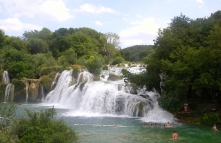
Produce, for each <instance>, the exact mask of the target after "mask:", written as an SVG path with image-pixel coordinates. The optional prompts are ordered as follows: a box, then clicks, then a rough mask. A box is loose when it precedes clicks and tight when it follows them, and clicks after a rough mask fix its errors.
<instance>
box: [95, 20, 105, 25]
mask: <svg viewBox="0 0 221 143" xmlns="http://www.w3.org/2000/svg"><path fill="white" fill-rule="evenodd" d="M95 25H99V26H102V25H104V24H103V23H102V22H100V21H95Z"/></svg>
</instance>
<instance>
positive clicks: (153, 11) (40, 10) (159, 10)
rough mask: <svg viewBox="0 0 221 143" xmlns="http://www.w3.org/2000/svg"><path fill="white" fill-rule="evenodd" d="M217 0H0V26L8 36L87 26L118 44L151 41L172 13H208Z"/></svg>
mask: <svg viewBox="0 0 221 143" xmlns="http://www.w3.org/2000/svg"><path fill="white" fill-rule="evenodd" d="M220 6H221V0H0V28H1V29H3V30H4V31H5V34H6V35H9V36H22V35H23V33H24V31H31V30H41V29H42V28H43V27H46V28H48V29H50V30H51V31H52V32H54V31H55V30H57V29H59V28H70V27H72V28H80V27H89V28H92V29H94V30H96V31H98V32H101V33H107V32H113V33H117V34H118V35H119V36H120V42H121V47H122V48H125V47H128V46H133V45H140V44H147V45H150V44H153V40H154V39H155V38H156V36H157V31H158V28H165V27H167V26H168V24H169V23H170V21H171V19H173V18H174V16H180V14H181V13H182V14H184V15H186V16H187V17H189V18H192V19H196V18H203V17H208V16H210V15H211V13H214V12H216V11H218V10H221V7H220Z"/></svg>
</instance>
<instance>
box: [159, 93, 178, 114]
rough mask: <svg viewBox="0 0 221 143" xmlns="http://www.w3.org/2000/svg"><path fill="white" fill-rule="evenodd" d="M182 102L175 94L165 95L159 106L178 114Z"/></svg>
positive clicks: (160, 99) (161, 98)
mask: <svg viewBox="0 0 221 143" xmlns="http://www.w3.org/2000/svg"><path fill="white" fill-rule="evenodd" d="M180 105H181V102H180V100H179V98H178V96H177V95H176V93H175V92H171V93H169V94H164V95H162V96H161V97H160V98H159V106H160V107H162V108H163V109H165V110H167V111H170V112H176V111H178V110H179V109H180Z"/></svg>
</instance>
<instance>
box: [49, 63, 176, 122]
mask: <svg viewBox="0 0 221 143" xmlns="http://www.w3.org/2000/svg"><path fill="white" fill-rule="evenodd" d="M109 71H111V73H117V74H119V75H120V73H119V71H120V69H117V68H116V67H115V68H114V69H110V70H109ZM104 73H105V72H104ZM104 73H103V74H104ZM105 75H108V74H107V73H105ZM72 80H73V81H75V82H73V81H72ZM73 83H74V84H73ZM137 93H138V94H136V95H135V94H132V93H130V90H129V88H128V87H127V86H126V85H125V84H124V80H123V79H121V80H117V81H108V80H105V78H103V79H101V80H100V81H93V75H92V74H91V73H89V72H88V71H82V72H80V73H79V76H78V78H77V79H73V77H72V70H70V71H68V70H65V71H63V72H62V73H61V75H60V77H59V79H58V82H57V85H56V87H55V89H54V90H52V91H51V92H50V93H49V94H48V95H47V96H46V98H45V103H50V104H53V105H55V106H58V107H64V108H69V109H72V111H71V112H70V113H68V114H69V115H74V116H90V115H92V114H93V115H95V114H96V115H98V116H103V115H107V116H128V117H139V118H140V117H142V120H144V121H148V122H150V121H154V122H161V121H162V119H163V118H164V119H165V120H167V121H173V120H174V118H173V115H171V114H169V113H168V112H166V111H163V110H162V109H160V108H159V106H158V102H157V98H158V96H159V95H158V94H157V93H156V92H153V91H146V90H145V89H140V90H138V91H137ZM153 111H154V112H153ZM155 113H156V114H157V116H155ZM158 114H163V115H162V116H159V115H158ZM152 117H153V118H152Z"/></svg>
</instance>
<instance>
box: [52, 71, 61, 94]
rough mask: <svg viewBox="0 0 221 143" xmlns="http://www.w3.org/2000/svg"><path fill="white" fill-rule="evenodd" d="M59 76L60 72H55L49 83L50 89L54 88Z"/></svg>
mask: <svg viewBox="0 0 221 143" xmlns="http://www.w3.org/2000/svg"><path fill="white" fill-rule="evenodd" d="M59 76H60V73H59V72H58V73H56V75H55V78H54V80H53V82H52V83H51V88H50V89H51V90H53V89H54V88H55V86H56V83H57V80H58V77H59Z"/></svg>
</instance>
